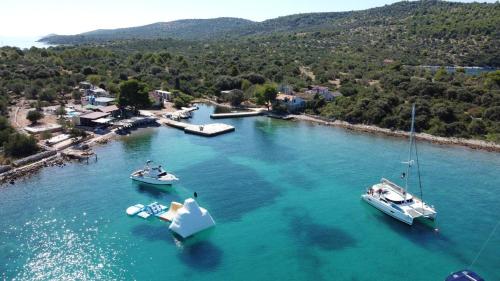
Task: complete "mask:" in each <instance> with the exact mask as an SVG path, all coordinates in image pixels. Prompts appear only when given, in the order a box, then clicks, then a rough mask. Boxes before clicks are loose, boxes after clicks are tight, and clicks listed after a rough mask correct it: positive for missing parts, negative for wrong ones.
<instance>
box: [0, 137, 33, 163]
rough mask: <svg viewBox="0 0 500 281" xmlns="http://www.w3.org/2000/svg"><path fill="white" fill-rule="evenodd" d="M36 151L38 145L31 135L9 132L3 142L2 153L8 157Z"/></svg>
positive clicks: (18, 156)
mask: <svg viewBox="0 0 500 281" xmlns="http://www.w3.org/2000/svg"><path fill="white" fill-rule="evenodd" d="M37 151H38V145H37V144H36V140H35V138H34V137H33V136H26V135H24V134H20V133H14V134H11V135H10V136H9V138H8V140H7V142H5V144H4V153H5V155H6V156H9V157H15V158H20V157H25V156H29V155H31V154H33V153H35V152H37Z"/></svg>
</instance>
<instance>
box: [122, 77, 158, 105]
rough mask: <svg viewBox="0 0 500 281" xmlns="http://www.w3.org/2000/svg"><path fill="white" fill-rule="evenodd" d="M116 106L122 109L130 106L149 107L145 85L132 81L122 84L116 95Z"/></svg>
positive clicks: (149, 101) (149, 102)
mask: <svg viewBox="0 0 500 281" xmlns="http://www.w3.org/2000/svg"><path fill="white" fill-rule="evenodd" d="M118 104H119V105H120V106H123V107H125V106H130V107H133V108H144V107H149V106H151V100H149V94H148V91H147V88H146V85H145V84H144V83H140V82H139V81H137V80H134V79H132V80H127V81H124V82H122V83H121V84H120V93H119V94H118Z"/></svg>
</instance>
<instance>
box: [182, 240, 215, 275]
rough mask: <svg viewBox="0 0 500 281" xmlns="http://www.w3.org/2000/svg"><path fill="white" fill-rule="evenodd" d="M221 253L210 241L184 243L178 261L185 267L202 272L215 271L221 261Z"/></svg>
mask: <svg viewBox="0 0 500 281" xmlns="http://www.w3.org/2000/svg"><path fill="white" fill-rule="evenodd" d="M222 255H223V251H222V250H221V249H220V248H218V247H217V246H215V245H214V244H213V243H212V242H210V241H196V242H193V243H186V244H185V245H184V247H182V249H181V251H180V252H179V259H180V260H181V261H182V262H183V263H184V264H186V265H187V266H189V267H191V268H195V269H199V270H202V271H211V270H215V269H216V268H217V267H218V266H219V264H220V263H221V261H222Z"/></svg>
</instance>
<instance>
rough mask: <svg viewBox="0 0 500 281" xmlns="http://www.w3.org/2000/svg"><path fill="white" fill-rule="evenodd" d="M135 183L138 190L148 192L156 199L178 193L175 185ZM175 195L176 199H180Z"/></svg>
mask: <svg viewBox="0 0 500 281" xmlns="http://www.w3.org/2000/svg"><path fill="white" fill-rule="evenodd" d="M135 185H136V187H137V191H139V192H140V193H144V194H148V195H150V196H152V197H153V198H156V199H160V198H162V197H163V195H165V194H168V195H176V190H175V188H174V187H173V186H157V185H153V184H147V183H135ZM175 197H176V199H179V197H178V196H175Z"/></svg>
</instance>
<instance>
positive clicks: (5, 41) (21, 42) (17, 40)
mask: <svg viewBox="0 0 500 281" xmlns="http://www.w3.org/2000/svg"><path fill="white" fill-rule="evenodd" d="M40 38H42V37H41V36H39V37H21V36H0V47H4V46H11V47H18V48H21V49H29V48H31V47H33V46H34V47H37V48H47V47H50V46H53V45H48V44H45V43H42V42H37V40H39V39H40Z"/></svg>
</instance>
